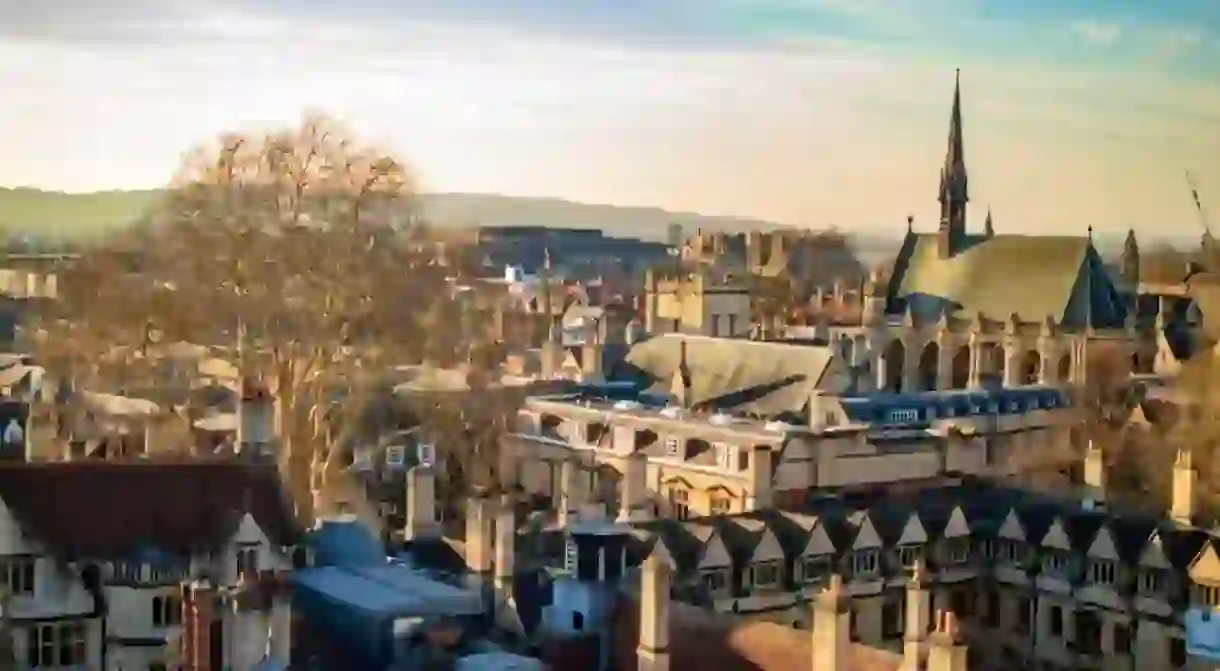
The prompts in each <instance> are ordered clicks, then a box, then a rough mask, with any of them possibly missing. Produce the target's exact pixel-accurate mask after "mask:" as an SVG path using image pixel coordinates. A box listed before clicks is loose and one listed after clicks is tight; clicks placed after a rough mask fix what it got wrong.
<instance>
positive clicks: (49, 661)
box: [27, 622, 86, 669]
mask: <svg viewBox="0 0 1220 671" xmlns="http://www.w3.org/2000/svg"><path fill="white" fill-rule="evenodd" d="M29 642H30V644H29V648H28V650H27V653H28V655H27V661H28V664H29V666H30V668H32V669H50V668H55V667H60V666H83V665H84V664H85V662H86V659H85V657H86V655H85V623H84V622H57V623H54V624H42V625H38V626H37V627H35V628H33V629H32V630H31V631H30V637H29Z"/></svg>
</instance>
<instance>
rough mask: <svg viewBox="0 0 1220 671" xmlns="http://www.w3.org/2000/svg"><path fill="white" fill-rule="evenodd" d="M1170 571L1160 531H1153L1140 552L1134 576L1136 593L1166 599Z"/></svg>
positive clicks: (1146, 596) (1170, 566) (1143, 596)
mask: <svg viewBox="0 0 1220 671" xmlns="http://www.w3.org/2000/svg"><path fill="white" fill-rule="evenodd" d="M1172 572H1173V565H1172V564H1170V563H1169V556H1168V555H1167V554H1166V553H1165V543H1164V540H1163V539H1162V537H1161V533H1160V532H1159V531H1154V532H1152V535H1151V536H1149V537H1148V542H1147V543H1145V544H1144V548H1143V550H1142V551H1141V552H1140V556H1139V562H1138V566H1137V568H1136V578H1135V593H1136V595H1137V596H1140V597H1142V598H1145V599H1157V600H1164V599H1166V598H1167V597H1168V595H1169V581H1170V578H1171V576H1172Z"/></svg>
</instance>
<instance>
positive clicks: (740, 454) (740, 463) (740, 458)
mask: <svg viewBox="0 0 1220 671" xmlns="http://www.w3.org/2000/svg"><path fill="white" fill-rule="evenodd" d="M749 468H750V451H749V450H747V449H746V448H744V447H743V448H740V449H738V450H737V470H739V471H745V470H749Z"/></svg>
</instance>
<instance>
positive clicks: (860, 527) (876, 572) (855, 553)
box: [844, 511, 884, 581]
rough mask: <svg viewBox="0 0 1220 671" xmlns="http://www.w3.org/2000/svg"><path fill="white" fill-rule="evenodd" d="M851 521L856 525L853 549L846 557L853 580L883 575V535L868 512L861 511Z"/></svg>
mask: <svg viewBox="0 0 1220 671" xmlns="http://www.w3.org/2000/svg"><path fill="white" fill-rule="evenodd" d="M849 523H851V524H852V526H854V527H855V532H856V533H855V537H854V538H853V539H852V544H851V550H850V551H849V552H848V553H847V555H846V556H845V557H844V561H845V562H846V569H847V572H848V574H849V575H850V576H851V577H852V579H853V580H857V581H869V580H876V579H878V578H880V577H881V569H882V567H881V552H882V550H883V549H884V548H883V543H882V542H881V536H880V534H878V533H877V528H876V527H875V526H874V525H873V520H872V518H870V517H869V515H868V513H867V512H864V511H860V512H857V513H855V514H853V515H852V516H851V518H850V519H849Z"/></svg>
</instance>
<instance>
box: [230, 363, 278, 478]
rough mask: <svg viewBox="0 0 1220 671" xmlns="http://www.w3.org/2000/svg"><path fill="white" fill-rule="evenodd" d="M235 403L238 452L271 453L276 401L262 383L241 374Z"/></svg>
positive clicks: (249, 455) (261, 455) (255, 454)
mask: <svg viewBox="0 0 1220 671" xmlns="http://www.w3.org/2000/svg"><path fill="white" fill-rule="evenodd" d="M240 386H241V390H240V391H241V398H240V399H239V400H238V403H237V451H238V453H239V454H242V455H243V456H246V457H248V458H255V459H257V458H263V457H268V456H271V449H272V444H273V442H274V440H275V400H274V398H272V396H271V394H270V393H269V391H268V390H267V388H266V386H264V385H263V384H262V383H261V382H259V381H256V380H254V379H251V378H246V377H242V379H241V382H240Z"/></svg>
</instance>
